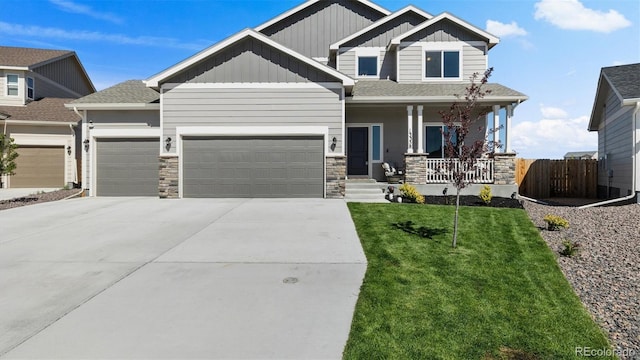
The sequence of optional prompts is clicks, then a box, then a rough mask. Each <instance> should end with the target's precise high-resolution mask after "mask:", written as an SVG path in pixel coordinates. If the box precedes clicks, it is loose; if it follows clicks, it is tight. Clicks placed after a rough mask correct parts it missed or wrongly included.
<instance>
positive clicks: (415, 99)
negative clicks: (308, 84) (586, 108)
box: [347, 96, 529, 104]
mask: <svg viewBox="0 0 640 360" xmlns="http://www.w3.org/2000/svg"><path fill="white" fill-rule="evenodd" d="M528 99H529V97H528V96H492V97H484V98H482V99H478V103H494V102H518V101H520V102H523V101H526V100H528ZM464 101H465V100H464V99H463V98H458V97H456V96H356V97H351V98H347V103H353V104H357V103H366V104H389V103H391V104H405V103H424V104H427V103H448V104H450V103H452V102H464Z"/></svg>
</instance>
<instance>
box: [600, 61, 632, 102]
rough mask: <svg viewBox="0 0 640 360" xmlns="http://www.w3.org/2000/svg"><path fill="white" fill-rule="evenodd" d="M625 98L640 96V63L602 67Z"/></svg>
mask: <svg viewBox="0 0 640 360" xmlns="http://www.w3.org/2000/svg"><path fill="white" fill-rule="evenodd" d="M602 72H603V73H604V74H605V75H606V76H607V78H608V79H609V81H610V82H611V85H613V87H615V88H616V90H617V91H618V93H620V96H622V98H623V99H625V100H626V99H639V98H640V63H637V64H629V65H620V66H611V67H605V68H602Z"/></svg>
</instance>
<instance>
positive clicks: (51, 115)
mask: <svg viewBox="0 0 640 360" xmlns="http://www.w3.org/2000/svg"><path fill="white" fill-rule="evenodd" d="M71 100H73V99H67V98H42V99H39V100H35V101H31V102H29V103H28V104H27V105H25V106H0V114H4V115H8V116H3V115H0V119H2V118H5V117H6V119H7V120H22V121H52V122H68V123H70V124H75V123H77V122H78V121H80V120H81V119H80V117H79V116H78V115H77V114H76V113H75V112H73V110H69V109H67V108H65V107H64V104H66V103H69V102H71Z"/></svg>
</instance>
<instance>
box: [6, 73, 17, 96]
mask: <svg viewBox="0 0 640 360" xmlns="http://www.w3.org/2000/svg"><path fill="white" fill-rule="evenodd" d="M7 96H18V75H15V74H7Z"/></svg>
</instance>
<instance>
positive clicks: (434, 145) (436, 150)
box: [424, 125, 458, 159]
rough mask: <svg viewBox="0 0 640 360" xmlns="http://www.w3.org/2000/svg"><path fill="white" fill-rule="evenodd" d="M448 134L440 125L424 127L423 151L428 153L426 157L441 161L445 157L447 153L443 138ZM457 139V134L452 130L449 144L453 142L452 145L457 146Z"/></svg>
mask: <svg viewBox="0 0 640 360" xmlns="http://www.w3.org/2000/svg"><path fill="white" fill-rule="evenodd" d="M448 133H449V132H448V131H447V128H445V127H444V126H442V125H437V126H433V125H427V126H426V127H425V132H424V134H425V135H424V143H425V151H426V152H427V153H429V155H428V156H427V157H429V158H436V159H442V158H444V157H446V155H447V151H446V140H445V136H446V135H447V134H448ZM457 138H458V136H457V132H456V131H455V130H454V131H453V132H451V142H453V144H454V145H457V143H458V140H457Z"/></svg>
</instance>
